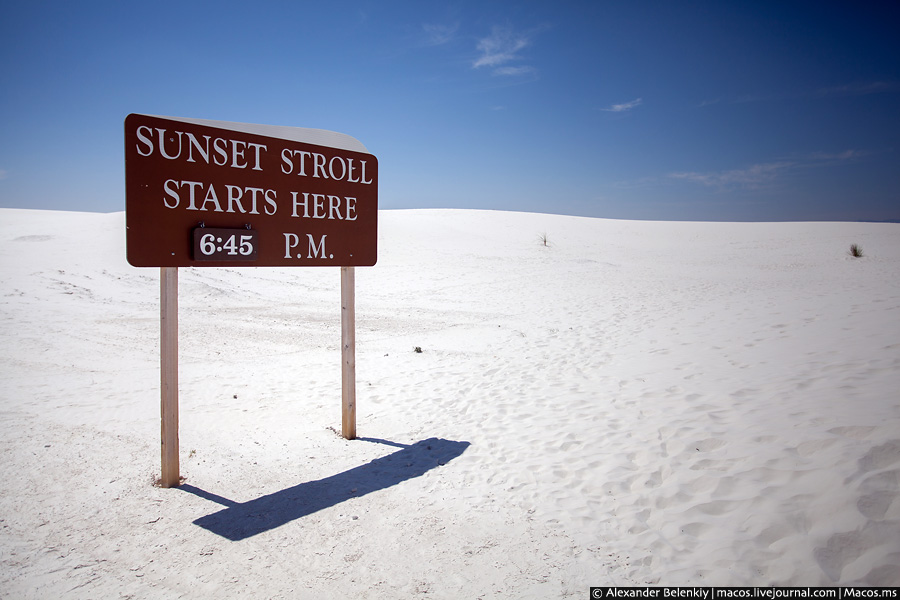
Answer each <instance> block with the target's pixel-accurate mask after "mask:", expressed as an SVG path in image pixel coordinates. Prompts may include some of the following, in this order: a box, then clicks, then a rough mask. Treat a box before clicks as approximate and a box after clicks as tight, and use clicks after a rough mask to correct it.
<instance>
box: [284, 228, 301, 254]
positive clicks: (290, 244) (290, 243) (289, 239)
mask: <svg viewBox="0 0 900 600" xmlns="http://www.w3.org/2000/svg"><path fill="white" fill-rule="evenodd" d="M298 244H300V236H298V235H297V234H296V233H285V234H284V257H285V258H291V250H293V249H294V248H296V247H297V245H298ZM297 258H303V256H302V255H300V254H298V255H297Z"/></svg>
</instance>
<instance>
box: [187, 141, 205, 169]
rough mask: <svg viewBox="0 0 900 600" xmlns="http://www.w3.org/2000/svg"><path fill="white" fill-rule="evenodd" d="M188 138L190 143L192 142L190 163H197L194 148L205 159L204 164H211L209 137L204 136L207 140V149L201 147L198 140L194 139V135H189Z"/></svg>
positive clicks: (189, 146)
mask: <svg viewBox="0 0 900 600" xmlns="http://www.w3.org/2000/svg"><path fill="white" fill-rule="evenodd" d="M187 136H188V141H189V142H190V144H188V162H196V161H195V160H194V148H196V149H197V152H199V153H200V156H202V157H203V162H205V163H206V164H209V136H208V135H204V136H203V137H204V138H206V148H205V149H204V148H202V147H201V146H200V142H198V141H197V138H196V137H194V134H193V133H188V134H187Z"/></svg>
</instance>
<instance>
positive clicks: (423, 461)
mask: <svg viewBox="0 0 900 600" xmlns="http://www.w3.org/2000/svg"><path fill="white" fill-rule="evenodd" d="M357 439H358V440H360V441H365V442H373V443H379V444H386V445H389V446H397V447H398V448H401V450H399V451H397V452H394V453H393V454H388V455H387V456H384V457H382V458H378V459H375V460H373V461H371V462H369V463H367V464H364V465H361V466H359V467H355V468H353V469H350V470H349V471H344V472H343V473H338V474H337V475H332V476H331V477H326V478H325V479H319V480H318V481H308V482H306V483H301V484H299V485H295V486H294V487H290V488H287V489H284V490H281V491H280V492H275V493H274V494H268V495H266V496H261V497H259V498H257V499H255V500H250V501H248V502H234V501H232V500H228V499H227V498H223V497H221V496H217V495H215V494H211V493H209V492H207V491H204V490H201V489H200V488H197V487H194V486H192V485H187V484H182V485H181V486H180V487H179V488H178V489H180V490H182V491H185V492H189V493H191V494H194V495H196V496H199V497H201V498H205V499H206V500H210V501H212V502H217V503H219V504H222V505H224V506H226V507H227V508H225V509H223V510H220V511H218V512H215V513H212V514H210V515H207V516H205V517H201V518H199V519H197V520H196V521H194V524H195V525H199V526H200V527H202V528H204V529H206V530H208V531H211V532H212V533H215V534H217V535H220V536H222V537H224V538H227V539H229V540H232V541H239V540H243V539H247V538H249V537H253V536H254V535H257V534H259V533H263V532H265V531H269V530H272V529H275V528H276V527H281V526H282V525H284V524H286V523H290V522H291V521H294V520H296V519H299V518H301V517H305V516H307V515H311V514H312V513H314V512H317V511H320V510H322V509H325V508H329V507H331V506H335V505H336V504H340V503H341V502H343V501H345V500H349V499H350V498H358V497H360V496H364V495H366V494H369V493H371V492H377V491H378V490H383V489H385V488H389V487H391V486H393V485H397V484H398V483H401V482H403V481H408V480H410V479H413V478H415V477H419V476H421V475H424V474H425V473H427V472H428V471H430V470H432V469H434V468H437V467H439V466H443V465H445V464H447V463H448V462H450V461H451V460H453V459H454V458H456V457H457V456H459V455H461V454H462V453H463V452H465V451H466V448H468V447H469V442H454V441H450V440H443V439H439V438H430V439H427V440H422V441H421V442H416V443H415V444H412V445H409V446H404V445H403V444H397V443H395V442H389V441H386V440H380V439H375V438H357Z"/></svg>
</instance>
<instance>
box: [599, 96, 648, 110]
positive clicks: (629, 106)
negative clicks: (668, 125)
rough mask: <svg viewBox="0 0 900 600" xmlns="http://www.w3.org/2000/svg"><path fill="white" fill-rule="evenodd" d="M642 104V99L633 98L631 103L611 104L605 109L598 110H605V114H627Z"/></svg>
mask: <svg viewBox="0 0 900 600" xmlns="http://www.w3.org/2000/svg"><path fill="white" fill-rule="evenodd" d="M643 103H644V100H643V99H642V98H635V99H634V100H632V101H631V102H623V103H622V104H613V105H612V106H609V107H607V108H601V109H600V110H605V111H606V112H627V111H629V110H631V109H632V108H635V107H638V106H640V105H641V104H643Z"/></svg>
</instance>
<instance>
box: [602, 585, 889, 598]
mask: <svg viewBox="0 0 900 600" xmlns="http://www.w3.org/2000/svg"><path fill="white" fill-rule="evenodd" d="M590 598H591V600H605V599H607V598H608V599H610V600H612V599H615V598H624V599H627V598H661V599H665V598H673V599H683V600H729V599H731V598H752V599H758V600H766V599H769V600H778V599H781V598H826V599H831V600H848V599H852V598H875V599H880V598H900V594H898V591H897V588H888V587H882V588H877V587H872V588H868V587H867V588H862V587H831V588H821V587H592V588H591V589H590Z"/></svg>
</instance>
